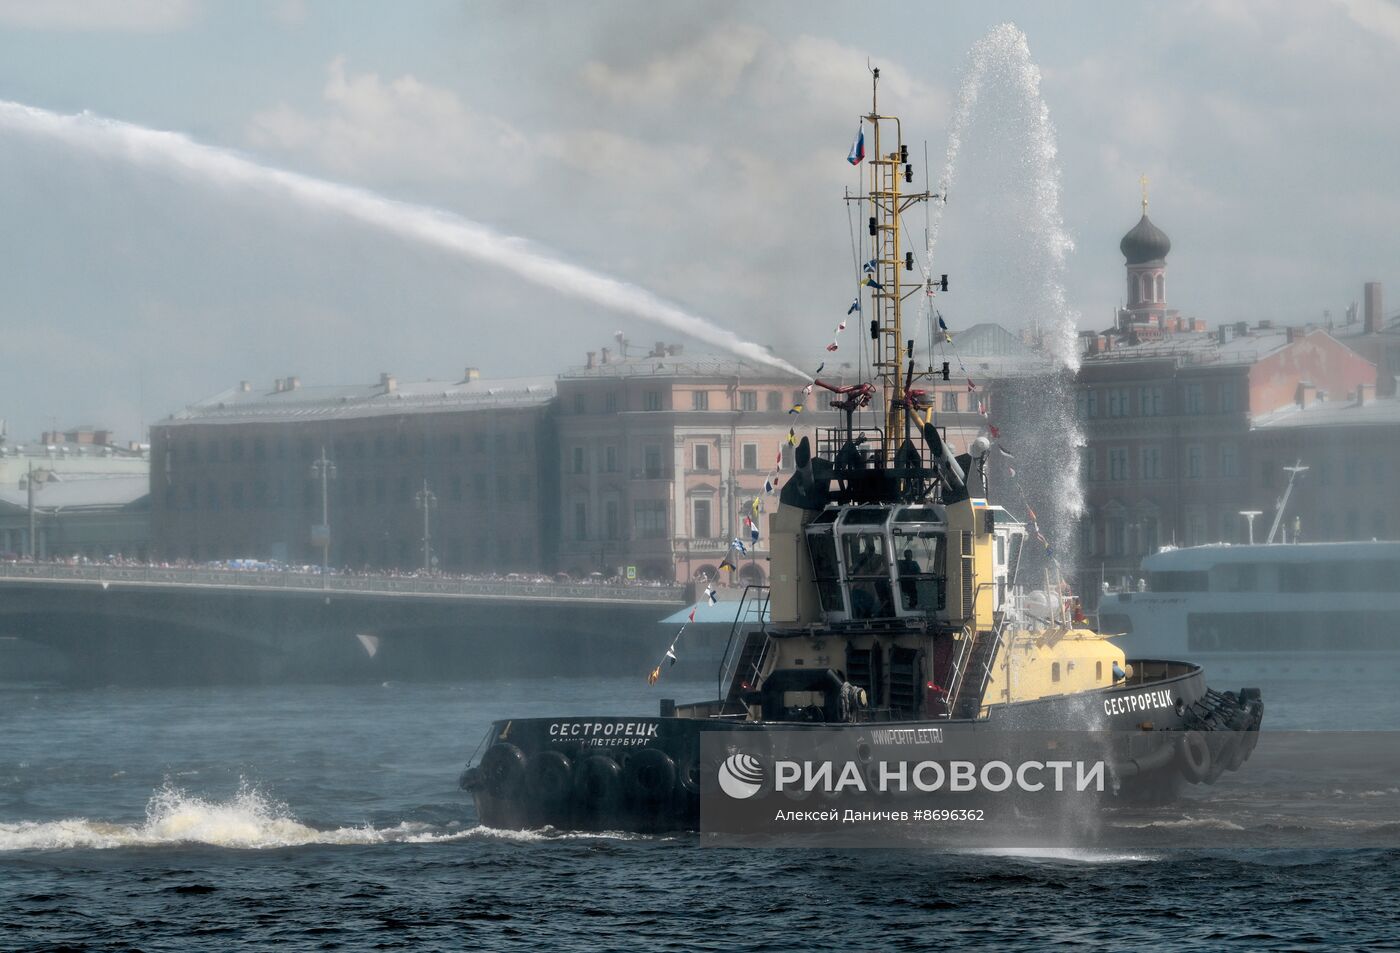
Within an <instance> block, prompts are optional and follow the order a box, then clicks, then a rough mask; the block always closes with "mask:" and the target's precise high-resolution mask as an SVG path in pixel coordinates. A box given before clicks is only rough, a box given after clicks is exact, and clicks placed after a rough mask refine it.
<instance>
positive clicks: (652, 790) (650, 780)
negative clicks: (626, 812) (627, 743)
mask: <svg viewBox="0 0 1400 953" xmlns="http://www.w3.org/2000/svg"><path fill="white" fill-rule="evenodd" d="M622 778H623V783H624V784H625V786H626V788H627V793H628V795H629V796H630V797H632V798H633V799H634V800H636V801H639V802H641V803H643V804H655V803H656V802H657V801H661V800H664V799H665V798H667V797H670V796H671V792H672V791H674V790H675V788H676V762H674V761H672V760H671V756H670V755H668V754H667V753H666V752H664V751H662V750H661V749H660V748H642V749H641V750H639V751H633V752H632V753H631V754H629V755H627V757H626V759H625V760H624V761H623V765H622Z"/></svg>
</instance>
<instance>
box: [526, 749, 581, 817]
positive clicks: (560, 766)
mask: <svg viewBox="0 0 1400 953" xmlns="http://www.w3.org/2000/svg"><path fill="white" fill-rule="evenodd" d="M525 789H526V790H527V791H528V792H529V794H530V803H531V804H533V805H534V806H535V807H537V808H540V809H541V810H546V811H548V810H554V809H556V808H558V807H560V806H561V805H563V804H564V803H566V802H567V801H568V799H569V795H570V794H572V793H573V789H574V766H573V764H572V763H571V762H570V761H569V759H568V758H567V757H566V756H565V755H563V754H560V753H559V752H558V751H541V752H540V753H539V754H537V755H535V756H534V757H533V758H531V759H530V766H529V767H528V768H527V769H526V771H525Z"/></svg>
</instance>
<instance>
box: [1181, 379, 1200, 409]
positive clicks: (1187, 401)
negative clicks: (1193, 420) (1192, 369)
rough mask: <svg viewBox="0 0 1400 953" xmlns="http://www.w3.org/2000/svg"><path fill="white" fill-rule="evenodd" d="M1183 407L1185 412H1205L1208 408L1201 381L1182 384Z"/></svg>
mask: <svg viewBox="0 0 1400 953" xmlns="http://www.w3.org/2000/svg"><path fill="white" fill-rule="evenodd" d="M1181 396H1182V401H1181V408H1182V412H1183V413H1187V414H1203V413H1205V410H1206V398H1205V392H1204V391H1203V390H1202V388H1201V384H1200V382H1199V381H1192V382H1191V383H1188V384H1184V385H1182V389H1181Z"/></svg>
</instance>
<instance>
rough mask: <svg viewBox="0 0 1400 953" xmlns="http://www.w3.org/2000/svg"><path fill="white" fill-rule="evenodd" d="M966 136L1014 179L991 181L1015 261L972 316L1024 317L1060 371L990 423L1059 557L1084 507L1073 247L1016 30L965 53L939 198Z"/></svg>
mask: <svg viewBox="0 0 1400 953" xmlns="http://www.w3.org/2000/svg"><path fill="white" fill-rule="evenodd" d="M974 121H975V122H974ZM974 138H976V139H977V140H978V143H979V144H980V145H982V146H983V147H984V149H985V151H986V153H988V155H990V156H993V157H994V158H995V159H996V160H997V161H999V162H1000V163H1002V167H1009V168H1011V169H1014V170H1015V174H1016V181H1015V182H996V183H995V185H996V186H997V187H996V189H995V200H996V202H997V203H1002V202H1003V201H1005V202H1009V203H1012V204H1013V206H1014V207H1012V208H1009V209H1005V208H1004V209H1000V210H999V211H1001V212H1002V213H1004V217H1005V218H1007V219H1009V221H1008V225H1009V226H1010V227H1011V229H1013V230H1014V232H1015V239H1014V240H1015V243H1016V246H1015V247H1016V256H1015V257H1016V261H1015V262H1008V263H1006V264H1007V266H1008V267H1007V269H1006V270H1005V271H1004V272H1003V273H1002V277H1001V278H1000V279H999V282H998V288H997V294H998V297H1002V298H1004V299H1005V300H1002V301H999V302H995V303H991V302H983V301H979V303H978V306H979V309H984V310H990V308H989V305H990V306H1000V307H1002V308H1004V309H1005V310H1007V311H1009V312H1010V313H1011V314H1013V315H1018V316H1020V317H1022V318H1024V320H1025V321H1026V322H1027V323H1028V324H1029V325H1030V326H1031V328H1033V329H1034V331H1035V332H1036V337H1037V338H1038V339H1039V346H1040V348H1041V349H1042V350H1043V352H1044V353H1045V354H1046V355H1048V356H1049V357H1050V358H1051V359H1052V360H1053V361H1054V362H1055V364H1057V365H1058V366H1059V368H1060V373H1059V374H1057V375H1054V376H1053V377H1051V378H1049V379H1048V381H1044V380H1043V383H1042V385H1041V388H1040V390H1039V392H1038V393H1037V394H1035V395H1033V399H1026V398H1027V396H1029V395H1024V394H1022V395H1020V396H1021V398H1022V399H1020V400H1018V401H1017V402H1016V403H1017V406H1015V407H1014V408H1012V407H1008V406H1007V405H1006V404H1005V403H1003V404H1002V405H1001V406H1000V407H994V408H993V409H992V418H993V421H994V422H998V421H1000V422H1004V424H1005V425H1009V427H1004V429H1007V431H1008V432H1007V437H1008V443H1010V444H1011V445H1012V446H1014V448H1015V453H1016V455H1017V464H1016V467H1017V472H1018V474H1019V478H1020V480H1021V482H1022V484H1023V485H1024V486H1026V487H1028V488H1029V493H1030V495H1031V496H1032V497H1035V498H1036V505H1037V507H1039V508H1040V509H1041V520H1040V524H1041V528H1042V529H1043V530H1044V532H1045V534H1046V535H1047V537H1048V538H1049V539H1050V540H1051V542H1052V544H1053V545H1054V546H1055V549H1056V555H1057V556H1059V555H1063V554H1067V553H1068V552H1069V551H1070V549H1071V547H1070V545H1069V544H1070V538H1069V537H1070V533H1071V531H1072V529H1073V527H1074V523H1075V520H1076V518H1077V517H1078V516H1079V515H1080V513H1081V512H1082V511H1083V509H1084V494H1083V487H1082V486H1081V485H1080V478H1079V466H1078V460H1077V459H1076V457H1077V453H1078V449H1077V448H1078V447H1079V446H1080V445H1082V444H1083V442H1084V440H1083V435H1082V434H1081V433H1080V430H1079V426H1078V423H1077V421H1076V420H1075V416H1074V393H1073V375H1074V372H1075V371H1077V370H1078V369H1079V349H1078V339H1077V335H1078V319H1079V315H1078V313H1077V312H1075V311H1074V309H1072V308H1071V307H1070V306H1069V303H1068V300H1067V296H1066V293H1065V260H1066V257H1067V256H1068V255H1069V253H1070V252H1071V251H1073V250H1074V241H1073V240H1072V239H1071V238H1070V237H1069V235H1068V233H1067V232H1066V231H1065V227H1064V221H1063V218H1062V217H1061V214H1060V167H1059V162H1058V157H1057V156H1058V149H1057V147H1056V144H1055V127H1054V125H1053V124H1052V123H1051V122H1050V110H1049V108H1048V107H1047V106H1046V104H1045V100H1044V99H1043V98H1042V97H1041V94H1040V69H1039V68H1038V67H1037V66H1036V65H1035V63H1034V62H1032V60H1031V53H1030V46H1029V45H1028V43H1027V42H1026V36H1025V34H1024V33H1022V32H1021V31H1020V30H1019V29H1018V28H1017V27H1016V26H1015V25H1014V24H1010V23H1003V24H1001V25H1000V26H997V27H994V28H993V29H992V30H991V31H990V32H989V33H987V35H986V36H984V37H983V38H982V39H980V40H978V41H977V43H975V44H974V45H973V47H972V49H971V51H970V52H969V55H968V66H967V73H966V76H965V77H964V79H963V83H962V87H961V89H960V90H959V93H958V101H957V108H956V111H955V112H954V115H953V120H952V123H951V125H950V127H949V130H948V154H947V159H946V161H945V163H944V169H943V174H942V178H941V181H940V184H939V191H941V192H943V193H944V194H945V195H946V194H947V192H948V190H949V189H950V188H951V187H952V186H953V183H954V179H955V175H956V173H957V171H958V168H959V160H960V159H963V158H965V157H964V156H963V152H964V148H965V146H967V145H968V142H969V140H971V139H974ZM978 158H979V159H981V158H982V157H981V156H980V155H979V157H978ZM992 164H993V165H995V164H996V163H995V162H993V163H992ZM945 208H946V206H945V205H944V204H943V203H936V204H935V205H934V218H933V220H932V221H931V223H930V227H929V237H928V254H927V256H926V258H925V261H927V262H932V261H933V260H934V257H933V256H934V250H935V245H936V243H937V241H938V234H939V228H940V225H941V224H942V219H943V214H944V211H945ZM1013 498H1014V497H1013ZM1061 562H1062V564H1063V562H1064V561H1063V560H1061ZM1066 568H1068V567H1066Z"/></svg>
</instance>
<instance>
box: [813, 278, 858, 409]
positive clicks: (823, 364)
mask: <svg viewBox="0 0 1400 953" xmlns="http://www.w3.org/2000/svg"><path fill="white" fill-rule="evenodd" d="M856 300H857V301H859V300H860V299H858V298H857V299H856ZM824 367H826V361H822V362H821V363H820V364H818V365H817V369H816V371H815V373H813V375H812V376H813V377H815V376H816V375H817V374H820V373H821V372H822V368H824ZM811 392H812V385H811V384H808V385H807V386H806V387H804V388H802V393H804V394H810V393H811Z"/></svg>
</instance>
